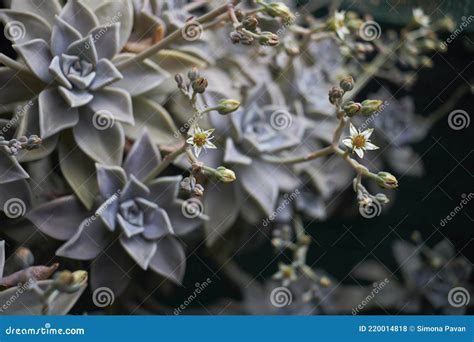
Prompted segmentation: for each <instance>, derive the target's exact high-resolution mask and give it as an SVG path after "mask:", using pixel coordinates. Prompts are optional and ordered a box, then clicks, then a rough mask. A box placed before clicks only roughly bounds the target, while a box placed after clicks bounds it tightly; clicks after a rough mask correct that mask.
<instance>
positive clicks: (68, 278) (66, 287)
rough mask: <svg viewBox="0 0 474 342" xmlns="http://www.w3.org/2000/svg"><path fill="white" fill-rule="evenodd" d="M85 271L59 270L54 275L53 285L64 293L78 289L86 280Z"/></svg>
mask: <svg viewBox="0 0 474 342" xmlns="http://www.w3.org/2000/svg"><path fill="white" fill-rule="evenodd" d="M87 277H88V276H87V272H86V271H75V272H73V273H71V271H67V270H65V271H61V272H58V273H56V274H55V276H54V283H53V285H54V287H55V288H56V289H57V290H59V291H61V292H66V293H73V292H76V291H77V290H79V288H80V287H81V286H82V285H84V284H85V283H86V282H87Z"/></svg>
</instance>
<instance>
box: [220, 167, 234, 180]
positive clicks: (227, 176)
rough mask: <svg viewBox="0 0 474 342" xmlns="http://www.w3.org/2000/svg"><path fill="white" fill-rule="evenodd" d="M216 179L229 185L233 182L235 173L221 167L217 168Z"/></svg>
mask: <svg viewBox="0 0 474 342" xmlns="http://www.w3.org/2000/svg"><path fill="white" fill-rule="evenodd" d="M216 170H217V174H216V178H217V179H218V180H219V181H221V182H223V183H230V182H233V181H235V180H236V179H237V178H236V177H235V173H234V171H232V170H229V169H227V168H225V167H223V166H219V167H218V168H217V169H216Z"/></svg>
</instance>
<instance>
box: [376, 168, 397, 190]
mask: <svg viewBox="0 0 474 342" xmlns="http://www.w3.org/2000/svg"><path fill="white" fill-rule="evenodd" d="M377 184H378V185H379V186H380V187H381V188H384V189H396V188H397V187H398V180H397V178H395V176H394V175H392V174H391V173H388V172H385V171H381V172H379V173H377Z"/></svg>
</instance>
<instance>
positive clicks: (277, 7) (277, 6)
mask: <svg viewBox="0 0 474 342" xmlns="http://www.w3.org/2000/svg"><path fill="white" fill-rule="evenodd" d="M264 11H265V13H266V14H268V15H269V16H271V17H280V18H282V19H283V21H284V22H285V23H289V22H292V21H293V20H295V16H294V15H293V13H291V10H290V9H289V8H288V6H286V5H285V4H284V3H282V2H273V3H271V4H268V5H267V6H265V9H264Z"/></svg>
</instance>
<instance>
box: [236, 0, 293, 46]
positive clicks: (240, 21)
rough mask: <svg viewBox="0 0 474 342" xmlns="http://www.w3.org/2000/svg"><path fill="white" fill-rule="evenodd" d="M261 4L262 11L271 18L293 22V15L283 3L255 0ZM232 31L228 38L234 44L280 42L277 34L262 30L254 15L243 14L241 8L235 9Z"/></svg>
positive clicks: (265, 44) (275, 43)
mask: <svg viewBox="0 0 474 342" xmlns="http://www.w3.org/2000/svg"><path fill="white" fill-rule="evenodd" d="M257 3H258V4H260V5H262V10H261V11H262V12H263V13H265V14H267V15H269V16H270V17H272V18H281V19H282V21H283V24H284V25H286V26H288V25H291V24H293V23H294V22H295V18H296V17H295V16H294V15H293V13H291V10H290V9H289V8H288V7H287V6H286V5H285V4H283V3H280V2H278V3H270V4H267V3H265V2H263V1H257ZM233 13H234V14H235V17H234V18H233V20H234V31H232V32H231V33H230V39H231V41H232V42H233V43H234V44H243V45H252V44H253V43H254V42H255V41H256V42H258V44H260V45H262V46H277V45H278V44H279V43H280V39H279V37H278V35H276V34H275V33H273V32H270V31H262V30H261V29H260V27H259V22H258V19H257V17H256V16H255V15H248V16H245V14H244V13H243V12H242V11H241V10H235V12H233Z"/></svg>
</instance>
